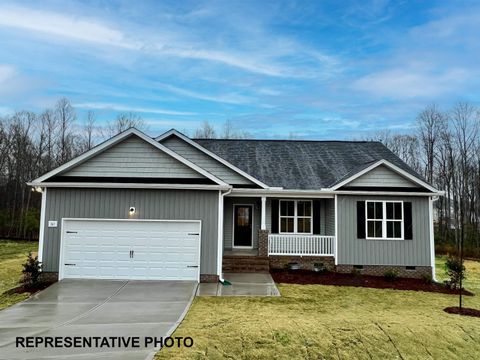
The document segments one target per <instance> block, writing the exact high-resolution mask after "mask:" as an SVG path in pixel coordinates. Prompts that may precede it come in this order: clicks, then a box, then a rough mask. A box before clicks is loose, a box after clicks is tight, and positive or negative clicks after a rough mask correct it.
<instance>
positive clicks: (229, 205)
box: [223, 197, 261, 249]
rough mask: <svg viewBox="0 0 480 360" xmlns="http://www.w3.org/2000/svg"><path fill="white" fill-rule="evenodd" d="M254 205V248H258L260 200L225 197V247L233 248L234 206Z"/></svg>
mask: <svg viewBox="0 0 480 360" xmlns="http://www.w3.org/2000/svg"><path fill="white" fill-rule="evenodd" d="M235 204H238V205H252V206H253V241H252V244H253V248H254V249H257V248H258V230H260V221H261V214H260V212H261V205H260V199H259V198H244V197H225V200H224V216H223V247H224V249H231V248H232V246H233V206H234V205H235Z"/></svg>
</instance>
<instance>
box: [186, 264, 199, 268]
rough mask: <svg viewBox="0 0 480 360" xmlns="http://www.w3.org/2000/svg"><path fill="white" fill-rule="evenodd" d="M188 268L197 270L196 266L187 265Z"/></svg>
mask: <svg viewBox="0 0 480 360" xmlns="http://www.w3.org/2000/svg"><path fill="white" fill-rule="evenodd" d="M187 267H188V268H198V265H187Z"/></svg>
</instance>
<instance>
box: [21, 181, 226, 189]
mask: <svg viewBox="0 0 480 360" xmlns="http://www.w3.org/2000/svg"><path fill="white" fill-rule="evenodd" d="M27 185H28V186H32V187H37V186H41V187H45V188H49V187H50V188H97V189H165V190H168V189H171V190H216V191H218V190H229V189H231V186H229V185H226V186H223V185H195V184H142V183H95V182H42V183H38V182H29V183H27Z"/></svg>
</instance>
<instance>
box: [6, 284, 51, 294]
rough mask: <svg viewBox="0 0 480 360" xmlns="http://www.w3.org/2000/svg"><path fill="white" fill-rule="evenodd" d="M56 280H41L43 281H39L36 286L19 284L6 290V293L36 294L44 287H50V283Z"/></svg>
mask: <svg viewBox="0 0 480 360" xmlns="http://www.w3.org/2000/svg"><path fill="white" fill-rule="evenodd" d="M54 282H55V281H53V282H41V283H38V284H37V285H35V286H29V285H22V284H20V285H18V286H16V287H14V288H12V289H10V290H7V291H5V294H23V293H30V295H31V294H34V293H36V292H38V291H41V290H43V289H46V288H47V287H49V286H50V285H52V284H53V283H54Z"/></svg>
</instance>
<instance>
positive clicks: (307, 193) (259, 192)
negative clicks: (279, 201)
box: [228, 188, 334, 199]
mask: <svg viewBox="0 0 480 360" xmlns="http://www.w3.org/2000/svg"><path fill="white" fill-rule="evenodd" d="M228 196H231V197H233V196H260V197H261V196H268V197H312V198H331V199H333V197H334V193H333V192H332V191H323V190H291V189H288V190H281V189H278V188H271V189H245V188H238V189H236V188H233V189H232V192H231V193H230V194H229V195H228Z"/></svg>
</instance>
